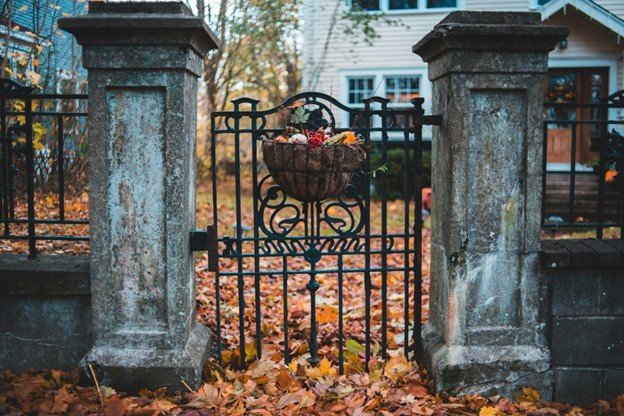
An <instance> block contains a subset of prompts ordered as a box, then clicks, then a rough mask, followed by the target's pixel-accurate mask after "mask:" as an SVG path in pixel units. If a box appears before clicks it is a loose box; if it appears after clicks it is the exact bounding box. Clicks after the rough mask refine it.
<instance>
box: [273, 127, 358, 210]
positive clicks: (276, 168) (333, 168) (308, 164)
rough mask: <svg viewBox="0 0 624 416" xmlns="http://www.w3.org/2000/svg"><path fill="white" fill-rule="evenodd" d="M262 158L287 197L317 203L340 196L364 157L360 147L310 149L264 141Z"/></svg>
mask: <svg viewBox="0 0 624 416" xmlns="http://www.w3.org/2000/svg"><path fill="white" fill-rule="evenodd" d="M262 156H263V158H264V163H265V164H266V166H267V168H268V169H269V172H270V173H271V176H272V177H273V179H274V180H275V182H276V183H277V184H278V185H279V187H280V188H281V189H282V190H283V191H284V193H286V194H287V195H288V196H290V197H292V198H295V199H297V200H299V201H302V202H318V201H324V200H326V199H332V198H336V197H337V196H339V195H340V194H341V193H342V191H344V189H345V188H346V186H347V185H348V184H349V181H350V180H351V178H352V177H353V174H354V173H355V171H356V170H357V169H358V168H359V167H360V165H361V163H362V161H363V160H364V158H365V157H366V152H365V151H364V149H363V146H362V145H361V143H355V144H351V145H349V144H334V145H325V146H323V145H321V146H314V147H313V146H309V145H308V144H307V143H306V144H303V143H301V144H300V143H291V142H281V141H276V140H272V139H264V140H263V142H262Z"/></svg>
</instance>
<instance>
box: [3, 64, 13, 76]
mask: <svg viewBox="0 0 624 416" xmlns="http://www.w3.org/2000/svg"><path fill="white" fill-rule="evenodd" d="M4 72H6V73H7V74H8V75H9V76H10V77H12V76H13V70H12V69H11V68H9V67H8V66H5V67H4Z"/></svg>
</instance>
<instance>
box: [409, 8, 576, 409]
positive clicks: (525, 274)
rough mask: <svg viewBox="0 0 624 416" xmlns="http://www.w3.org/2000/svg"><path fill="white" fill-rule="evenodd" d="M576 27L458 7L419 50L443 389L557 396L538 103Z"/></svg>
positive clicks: (436, 360)
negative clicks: (555, 55) (555, 53)
mask: <svg viewBox="0 0 624 416" xmlns="http://www.w3.org/2000/svg"><path fill="white" fill-rule="evenodd" d="M568 32H569V30H568V29H567V28H562V27H553V26H543V25H541V19H540V15H539V13H500V12H464V11H459V12H454V13H451V14H449V15H448V16H447V17H446V18H445V19H444V20H442V21H441V22H440V23H439V24H438V25H437V26H436V27H435V28H434V29H433V30H432V31H431V32H430V33H429V34H428V35H427V36H425V37H424V38H423V39H422V40H421V41H420V42H419V43H418V44H416V45H415V46H414V47H413V52H414V53H416V54H418V55H420V56H421V57H422V58H423V59H424V60H425V61H426V62H428V63H429V78H430V79H431V81H432V82H433V110H432V112H433V114H441V115H442V118H443V123H442V126H440V127H439V128H435V127H434V129H433V131H434V135H433V158H432V159H433V220H432V221H433V222H432V238H431V253H432V258H431V289H430V302H431V305H430V317H429V323H428V324H427V325H426V326H425V329H424V333H423V337H424V351H423V356H424V361H425V363H426V365H427V366H428V367H429V369H430V371H431V372H432V374H433V376H434V378H435V386H436V388H437V389H448V390H450V391H453V392H457V393H475V392H476V393H486V394H487V393H498V394H504V395H509V396H511V395H513V394H514V393H515V392H516V391H517V389H518V388H519V387H520V386H522V385H533V386H535V387H537V388H538V389H539V390H541V391H542V393H543V394H544V396H545V397H548V396H549V395H550V394H551V376H550V373H549V369H550V354H549V350H548V346H547V341H546V334H545V322H546V319H545V318H546V316H545V314H546V312H547V310H546V309H547V303H548V298H547V293H546V290H545V283H546V282H545V281H544V279H540V275H539V270H538V264H539V262H538V260H539V259H538V256H539V251H540V216H541V213H540V206H541V187H542V182H541V180H542V143H543V139H542V134H543V133H542V102H543V95H544V78H545V74H546V72H547V68H548V52H549V51H550V50H552V49H553V48H554V47H555V46H556V44H557V42H559V41H560V40H561V39H563V38H564V37H565V36H566V35H567V33H568Z"/></svg>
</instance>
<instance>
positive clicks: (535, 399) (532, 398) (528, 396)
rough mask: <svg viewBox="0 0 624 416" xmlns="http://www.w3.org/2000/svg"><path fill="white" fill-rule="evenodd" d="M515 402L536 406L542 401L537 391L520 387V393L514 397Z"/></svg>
mask: <svg viewBox="0 0 624 416" xmlns="http://www.w3.org/2000/svg"><path fill="white" fill-rule="evenodd" d="M516 400H518V401H519V402H528V403H533V404H537V403H540V402H541V401H542V396H541V395H540V393H539V391H537V390H535V389H534V388H533V387H530V386H525V387H522V390H521V391H520V393H518V394H517V395H516Z"/></svg>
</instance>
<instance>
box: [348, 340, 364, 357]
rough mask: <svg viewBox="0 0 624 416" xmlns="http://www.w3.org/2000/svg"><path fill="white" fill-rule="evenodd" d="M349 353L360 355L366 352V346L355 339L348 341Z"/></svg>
mask: <svg viewBox="0 0 624 416" xmlns="http://www.w3.org/2000/svg"><path fill="white" fill-rule="evenodd" d="M347 351H349V352H350V353H353V354H356V355H357V354H359V353H361V352H363V351H364V346H362V344H360V343H359V342H357V341H356V340H354V339H348V340H347Z"/></svg>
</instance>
